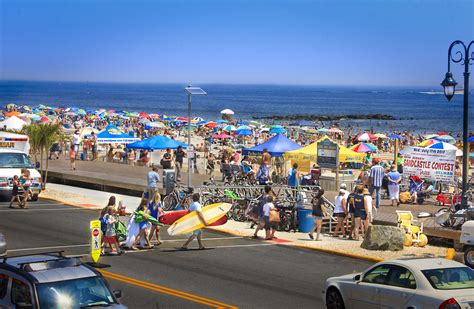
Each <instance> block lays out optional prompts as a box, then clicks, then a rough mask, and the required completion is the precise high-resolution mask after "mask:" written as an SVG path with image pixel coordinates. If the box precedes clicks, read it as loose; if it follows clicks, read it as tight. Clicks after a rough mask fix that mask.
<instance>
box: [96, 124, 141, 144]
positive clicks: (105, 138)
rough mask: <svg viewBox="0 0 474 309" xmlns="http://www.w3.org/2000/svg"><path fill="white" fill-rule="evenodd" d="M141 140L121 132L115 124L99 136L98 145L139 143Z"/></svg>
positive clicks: (110, 125)
mask: <svg viewBox="0 0 474 309" xmlns="http://www.w3.org/2000/svg"><path fill="white" fill-rule="evenodd" d="M139 140H140V139H138V138H135V137H132V136H130V135H128V134H125V133H123V132H122V131H120V130H119V129H118V128H117V127H116V126H114V125H113V124H109V125H108V126H107V127H106V128H105V130H103V131H102V132H99V133H98V134H97V143H98V144H110V143H119V144H128V143H133V142H136V141H139Z"/></svg>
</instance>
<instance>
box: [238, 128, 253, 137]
mask: <svg viewBox="0 0 474 309" xmlns="http://www.w3.org/2000/svg"><path fill="white" fill-rule="evenodd" d="M235 134H236V135H244V136H247V135H252V134H253V133H252V131H250V130H249V129H241V130H237V131H235Z"/></svg>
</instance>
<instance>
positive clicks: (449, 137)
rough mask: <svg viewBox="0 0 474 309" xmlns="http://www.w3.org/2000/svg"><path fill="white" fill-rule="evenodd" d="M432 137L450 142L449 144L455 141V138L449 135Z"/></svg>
mask: <svg viewBox="0 0 474 309" xmlns="http://www.w3.org/2000/svg"><path fill="white" fill-rule="evenodd" d="M433 139H434V140H437V141H440V142H445V143H450V144H454V143H456V139H455V138H454V137H452V136H451V135H439V136H436V137H433Z"/></svg>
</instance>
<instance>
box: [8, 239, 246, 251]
mask: <svg viewBox="0 0 474 309" xmlns="http://www.w3.org/2000/svg"><path fill="white" fill-rule="evenodd" d="M236 238H242V237H238V236H236V237H215V238H205V240H206V241H209V240H225V239H236ZM186 240H188V239H187V238H183V239H167V240H162V242H185V241H186ZM89 246H90V244H81V245H65V246H51V247H36V248H22V249H12V250H8V252H23V251H37V250H54V249H66V248H79V247H89ZM222 247H223V248H225V247H226V246H222ZM140 251H141V252H143V251H145V250H140ZM140 251H137V252H140ZM134 252H135V251H134Z"/></svg>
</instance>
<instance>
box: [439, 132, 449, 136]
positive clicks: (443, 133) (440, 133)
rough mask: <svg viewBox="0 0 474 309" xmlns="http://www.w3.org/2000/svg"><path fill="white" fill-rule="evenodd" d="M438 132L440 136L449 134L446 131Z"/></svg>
mask: <svg viewBox="0 0 474 309" xmlns="http://www.w3.org/2000/svg"><path fill="white" fill-rule="evenodd" d="M436 134H438V135H439V136H442V135H448V133H446V132H438V133H436Z"/></svg>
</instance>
